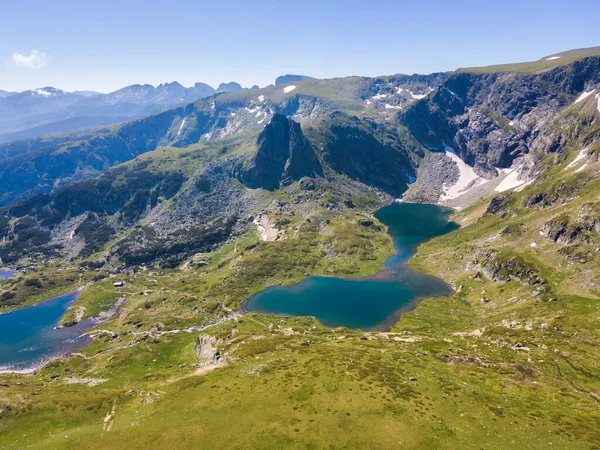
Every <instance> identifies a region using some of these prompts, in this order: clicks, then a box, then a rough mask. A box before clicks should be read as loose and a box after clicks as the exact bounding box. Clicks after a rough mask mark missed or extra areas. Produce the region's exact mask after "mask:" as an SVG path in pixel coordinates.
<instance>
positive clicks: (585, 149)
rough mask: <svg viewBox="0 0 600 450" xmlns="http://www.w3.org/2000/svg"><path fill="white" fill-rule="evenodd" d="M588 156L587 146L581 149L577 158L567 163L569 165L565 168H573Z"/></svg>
mask: <svg viewBox="0 0 600 450" xmlns="http://www.w3.org/2000/svg"><path fill="white" fill-rule="evenodd" d="M586 156H587V148H584V149H582V150H580V151H579V153H578V154H577V156H576V157H575V159H573V161H571V162H570V163H569V164H567V167H565V168H564V170H568V169H572V168H573V167H575V166H576V165H578V164H579V162H580V161H581V160H582V159H583V158H585V157H586Z"/></svg>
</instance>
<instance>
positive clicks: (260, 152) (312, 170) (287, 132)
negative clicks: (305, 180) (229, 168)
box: [239, 114, 323, 190]
mask: <svg viewBox="0 0 600 450" xmlns="http://www.w3.org/2000/svg"><path fill="white" fill-rule="evenodd" d="M322 172H323V171H322V168H321V164H320V162H319V159H318V158H317V155H316V154H315V151H314V149H313V147H312V145H311V144H310V142H309V141H308V140H307V139H306V137H305V136H304V134H303V133H302V129H301V128H300V124H298V123H296V122H294V121H293V120H291V119H289V118H288V117H286V116H284V115H283V114H275V115H273V118H272V119H271V121H270V122H269V123H268V124H267V126H266V127H265V129H264V130H263V131H262V133H261V134H260V136H259V137H258V141H257V143H256V151H255V152H254V153H253V154H252V156H251V157H250V158H249V159H248V160H246V162H245V163H244V164H243V166H242V168H241V169H240V170H239V179H240V181H241V182H242V183H243V184H244V185H245V186H247V187H249V188H252V189H255V188H263V189H268V190H273V189H277V188H278V187H279V186H280V185H281V184H288V183H290V182H292V181H294V180H300V179H301V178H302V177H304V176H311V177H317V176H320V175H321V174H322Z"/></svg>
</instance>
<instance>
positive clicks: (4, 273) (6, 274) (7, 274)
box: [0, 269, 15, 281]
mask: <svg viewBox="0 0 600 450" xmlns="http://www.w3.org/2000/svg"><path fill="white" fill-rule="evenodd" d="M14 276H15V271H14V270H10V269H0V281H2V280H8V279H9V278H12V277H14Z"/></svg>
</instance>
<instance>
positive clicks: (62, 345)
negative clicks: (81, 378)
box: [0, 292, 94, 371]
mask: <svg viewBox="0 0 600 450" xmlns="http://www.w3.org/2000/svg"><path fill="white" fill-rule="evenodd" d="M78 294H79V293H78V292H72V293H70V294H65V295H61V296H58V297H54V298H51V299H50V300H46V301H45V302H42V303H39V304H37V305H35V306H31V307H28V308H23V309H18V310H16V311H12V312H9V313H5V314H1V315H0V371H29V370H33V369H35V368H38V367H41V366H42V365H43V364H44V363H45V362H48V361H50V360H52V359H54V358H57V357H61V356H66V355H68V354H70V353H72V352H74V351H76V350H78V349H80V348H81V347H83V346H84V345H86V344H87V343H88V342H89V340H90V339H89V338H88V337H87V336H82V333H83V332H84V331H85V330H86V329H87V328H89V327H90V326H91V325H93V324H94V322H93V321H92V320H91V319H85V320H82V321H80V322H79V323H78V324H76V325H74V326H72V327H64V328H60V329H54V327H55V326H56V325H57V324H58V321H59V320H60V318H61V317H62V316H63V315H64V314H65V312H66V311H67V309H68V307H69V306H70V305H71V304H72V303H73V302H74V301H75V300H76V299H77V296H78Z"/></svg>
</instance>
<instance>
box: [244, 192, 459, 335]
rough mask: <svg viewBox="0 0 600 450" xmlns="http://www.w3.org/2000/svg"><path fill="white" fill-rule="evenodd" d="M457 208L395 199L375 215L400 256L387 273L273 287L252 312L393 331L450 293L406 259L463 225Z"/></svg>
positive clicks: (254, 300) (250, 305) (253, 303)
mask: <svg viewBox="0 0 600 450" xmlns="http://www.w3.org/2000/svg"><path fill="white" fill-rule="evenodd" d="M451 212H452V210H450V209H448V208H442V207H439V206H435V205H419V204H410V203H394V204H392V205H390V206H387V207H385V208H382V209H380V210H379V211H377V212H376V213H375V217H377V219H379V220H380V221H381V222H383V223H384V224H385V225H387V226H388V227H389V230H388V232H389V234H390V235H391V237H392V239H393V241H394V248H395V249H396V254H395V255H393V256H391V257H389V258H388V259H387V260H386V261H385V263H384V264H383V266H382V267H383V269H384V270H383V271H382V272H380V273H378V274H376V275H373V276H371V277H367V278H362V279H343V278H332V277H316V276H311V277H308V278H306V279H305V280H303V281H301V282H300V283H298V284H295V285H292V286H273V287H270V288H268V289H265V290H264V291H262V292H259V293H258V294H256V295H254V296H252V297H251V298H249V299H248V300H247V301H246V302H245V303H244V305H243V308H244V309H246V310H248V311H255V312H260V313H265V314H280V315H287V316H314V317H316V318H317V319H318V320H319V321H320V322H321V323H323V324H324V325H327V326H330V327H338V326H345V327H348V328H354V329H361V330H382V331H383V330H387V329H389V327H390V326H391V325H393V324H394V323H395V322H396V321H397V320H398V317H399V316H400V314H401V313H402V311H406V310H408V309H410V308H412V307H414V305H415V304H416V301H417V300H418V299H421V298H424V297H440V296H444V295H450V294H451V293H452V289H451V288H450V287H449V286H448V285H447V284H446V283H444V282H443V281H442V280H440V279H439V278H435V277H431V276H429V275H425V274H422V273H418V272H415V271H414V270H412V269H410V268H409V267H407V266H406V265H405V264H404V263H405V262H406V261H408V260H409V259H410V258H411V257H412V256H413V255H414V254H415V252H416V251H417V246H418V245H419V244H421V243H422V242H424V241H426V240H428V239H430V238H432V237H434V236H439V235H442V234H445V233H448V232H450V231H452V230H455V229H457V228H458V225H457V224H455V223H454V222H452V221H450V219H449V215H450V213H451Z"/></svg>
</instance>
